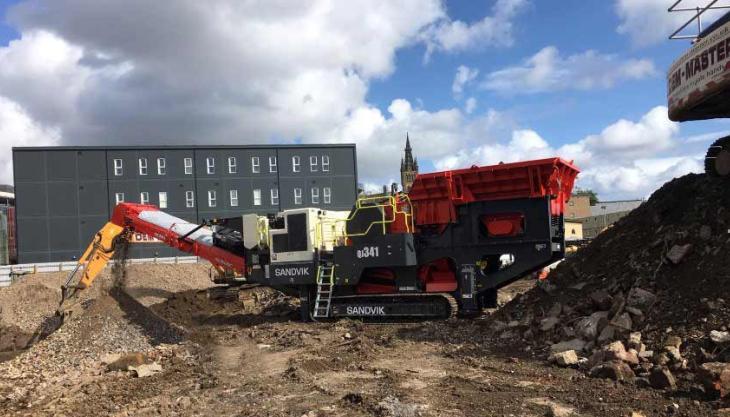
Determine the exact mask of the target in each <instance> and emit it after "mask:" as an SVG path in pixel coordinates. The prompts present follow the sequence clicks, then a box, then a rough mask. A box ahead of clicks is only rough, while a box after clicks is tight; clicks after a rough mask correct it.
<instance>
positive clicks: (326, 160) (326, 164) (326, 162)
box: [322, 155, 330, 172]
mask: <svg viewBox="0 0 730 417" xmlns="http://www.w3.org/2000/svg"><path fill="white" fill-rule="evenodd" d="M329 171H330V157H329V156H327V155H322V172H329Z"/></svg>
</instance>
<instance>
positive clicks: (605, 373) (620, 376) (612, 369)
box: [589, 361, 635, 381]
mask: <svg viewBox="0 0 730 417" xmlns="http://www.w3.org/2000/svg"><path fill="white" fill-rule="evenodd" d="M589 374H590V376H592V377H594V378H609V379H613V380H615V381H631V380H633V379H634V376H635V375H634V371H633V370H632V369H631V367H630V366H629V365H628V364H627V363H625V362H621V361H611V362H605V363H602V364H600V365H597V366H594V367H593V368H591V370H590V372H589Z"/></svg>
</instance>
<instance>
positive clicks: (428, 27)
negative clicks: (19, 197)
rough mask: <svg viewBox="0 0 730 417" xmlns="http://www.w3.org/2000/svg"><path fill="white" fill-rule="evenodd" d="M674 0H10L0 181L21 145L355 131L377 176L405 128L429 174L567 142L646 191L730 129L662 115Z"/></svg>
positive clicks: (615, 179)
mask: <svg viewBox="0 0 730 417" xmlns="http://www.w3.org/2000/svg"><path fill="white" fill-rule="evenodd" d="M684 1H685V2H688V3H692V4H690V5H694V4H696V3H698V2H699V3H702V0H684ZM668 3H671V2H670V1H667V0H590V1H585V0H583V1H578V0H564V1H561V2H547V1H537V0H479V1H464V0H460V1H445V2H444V1H439V0H402V1H399V2H392V1H385V0H382V1H378V0H373V1H352V2H347V3H346V4H345V2H330V1H327V0H313V1H312V2H308V3H306V4H305V3H287V2H261V3H259V4H254V3H245V4H241V3H240V2H237V1H234V0H221V1H219V2H215V3H206V2H198V1H193V0H181V1H179V2H177V3H176V6H175V7H169V5H167V6H162V5H160V4H157V3H150V2H146V1H144V0H129V1H112V0H109V1H106V2H92V3H89V2H84V1H80V0H55V1H51V0H32V1H4V2H2V3H0V14H1V15H2V16H3V19H2V20H3V23H2V24H1V25H0V162H2V163H4V164H5V165H6V166H7V167H8V168H6V169H5V171H3V172H0V181H5V182H9V181H12V178H11V175H10V172H11V171H10V169H9V166H10V163H9V158H10V155H9V148H10V147H11V146H18V145H25V146H32V145H47V144H117V143H120V142H123V143H130V144H134V143H139V144H165V143H261V142H277V143H282V142H283V143H286V142H296V143H317V142H355V143H357V146H358V155H359V170H358V171H359V172H360V173H361V178H360V179H361V181H362V182H364V183H366V184H367V185H368V186H369V187H373V188H376V187H378V186H379V184H383V183H387V182H390V181H393V180H397V179H398V160H399V157H400V153H401V152H402V146H403V139H404V136H405V132H406V131H407V132H409V133H410V136H411V140H412V143H413V145H414V148H415V152H416V155H417V156H418V157H419V160H420V162H421V167H422V169H423V170H429V171H430V170H435V169H449V168H456V167H460V166H468V165H471V164H473V163H478V164H490V163H496V162H499V161H503V160H504V161H510V160H518V159H529V158H538V157H545V156H552V155H557V156H562V157H564V158H566V159H571V160H575V162H576V164H578V165H579V166H580V168H581V169H582V170H583V173H582V174H581V176H580V179H579V185H580V186H582V187H585V188H593V189H595V190H597V191H598V192H599V194H600V195H601V196H602V197H604V198H633V197H639V198H642V197H646V196H648V194H650V193H651V192H652V191H653V190H654V189H656V188H657V187H658V186H660V185H661V184H662V183H663V182H664V181H667V180H669V179H671V178H672V177H674V176H678V175H683V174H685V173H688V172H696V171H701V169H702V155H703V153H704V149H705V148H706V146H707V145H708V144H709V143H710V142H711V141H712V140H713V139H714V137H715V136H717V135H719V134H723V133H724V132H727V131H729V130H730V123H728V122H727V121H725V120H715V121H703V122H691V123H683V124H681V125H680V124H675V123H672V122H670V121H669V120H668V119H667V117H666V109H665V108H664V106H666V98H665V72H666V69H667V68H668V66H669V65H670V64H671V62H672V61H673V60H674V59H676V58H677V57H678V56H679V55H680V54H681V53H682V52H684V51H685V50H686V49H687V48H688V47H689V43H688V42H686V41H669V40H667V39H666V38H667V35H668V34H669V32H671V30H672V28H674V27H676V26H677V24H678V22H679V21H680V20H681V19H682V17H681V16H673V15H672V16H670V15H669V14H668V13H667V12H666V7H667V6H668ZM458 74H461V76H463V77H462V78H461V80H462V81H463V82H461V83H459V82H457V80H458V78H459V75H458Z"/></svg>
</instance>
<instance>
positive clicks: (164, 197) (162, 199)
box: [157, 191, 167, 209]
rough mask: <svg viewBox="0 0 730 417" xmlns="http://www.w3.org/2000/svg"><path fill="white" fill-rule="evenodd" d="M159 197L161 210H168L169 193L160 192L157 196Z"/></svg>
mask: <svg viewBox="0 0 730 417" xmlns="http://www.w3.org/2000/svg"><path fill="white" fill-rule="evenodd" d="M157 197H159V202H160V208H161V209H164V208H167V193H166V192H165V191H160V192H159V193H158V194H157Z"/></svg>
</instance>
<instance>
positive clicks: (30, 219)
mask: <svg viewBox="0 0 730 417" xmlns="http://www.w3.org/2000/svg"><path fill="white" fill-rule="evenodd" d="M13 166H14V170H15V175H14V176H15V194H16V196H17V211H16V213H17V220H16V224H17V248H18V258H19V262H21V263H35V262H55V261H69V260H72V259H74V258H76V257H78V256H80V255H81V253H82V252H83V250H84V249H86V246H87V245H88V244H89V243H90V242H91V239H92V237H93V236H94V234H95V233H96V232H97V231H98V230H99V229H100V228H101V227H102V226H103V225H104V224H105V223H106V222H107V221H108V220H109V217H110V216H111V214H112V212H113V211H114V207H116V205H117V204H118V203H120V202H123V201H126V202H132V203H147V204H154V205H156V206H158V207H160V209H162V210H163V211H165V212H167V213H169V214H171V215H173V216H176V217H179V218H181V219H184V220H187V221H190V222H194V223H200V222H202V221H203V220H204V219H212V218H222V217H234V216H240V215H242V214H246V213H256V214H259V215H265V214H270V213H277V212H279V211H282V210H286V209H293V208H299V207H319V208H322V209H327V210H349V209H350V208H351V207H352V204H353V201H355V198H356V196H357V164H356V155H355V145H354V144H321V145H229V146H213V145H206V146H136V147H131V146H130V147H125V146H112V147H93V146H92V147H46V148H43V147H38V148H13ZM178 255H182V253H181V252H178V251H176V250H174V249H171V248H169V247H167V246H165V245H160V244H158V243H146V244H140V245H134V246H133V247H132V248H131V250H130V257H133V258H151V257H156V256H178Z"/></svg>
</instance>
